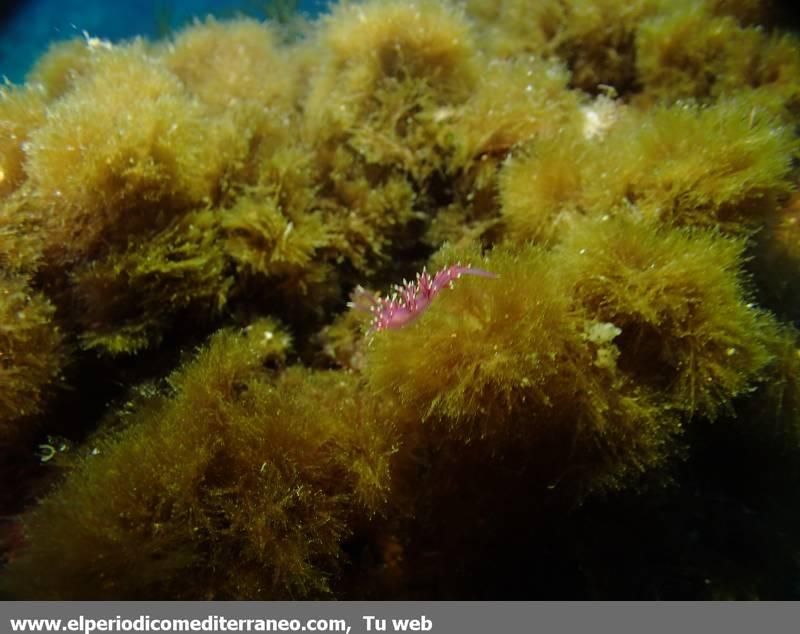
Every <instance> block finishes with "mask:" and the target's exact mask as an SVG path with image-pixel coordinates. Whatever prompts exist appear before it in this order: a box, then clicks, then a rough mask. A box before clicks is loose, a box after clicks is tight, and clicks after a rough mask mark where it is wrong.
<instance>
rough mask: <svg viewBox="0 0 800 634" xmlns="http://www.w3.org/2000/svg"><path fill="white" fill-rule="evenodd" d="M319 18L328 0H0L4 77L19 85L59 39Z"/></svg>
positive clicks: (159, 33)
mask: <svg viewBox="0 0 800 634" xmlns="http://www.w3.org/2000/svg"><path fill="white" fill-rule="evenodd" d="M294 5H297V6H296V10H297V11H299V12H301V13H303V14H304V15H308V16H314V15H317V14H319V12H320V11H321V10H323V9H324V8H325V6H326V5H327V2H326V0H297V1H293V0H175V1H168V0H0V77H3V76H4V77H6V78H8V80H10V81H12V82H14V83H21V82H23V81H24V79H25V75H26V73H27V72H28V71H29V70H30V68H31V66H32V65H33V63H34V62H35V61H36V59H37V58H38V57H39V56H40V55H41V54H42V53H44V52H45V51H46V50H47V47H48V46H49V45H50V44H51V43H52V42H56V41H59V40H66V39H72V38H74V37H81V36H82V35H83V32H84V31H85V32H87V33H88V34H89V35H91V36H93V37H99V38H103V39H109V40H111V41H118V40H123V39H127V38H131V37H134V36H137V35H141V36H144V37H147V38H150V39H157V38H160V37H164V36H165V35H168V34H169V32H170V31H172V30H176V29H179V28H181V27H182V26H184V25H186V24H188V23H190V22H191V21H192V20H193V19H194V18H195V17H201V18H202V17H205V16H207V15H214V16H216V17H219V18H229V17H233V16H235V15H246V16H251V17H257V18H262V19H263V18H265V17H267V16H268V15H270V14H271V13H272V12H274V11H281V10H286V9H292V8H293V7H294Z"/></svg>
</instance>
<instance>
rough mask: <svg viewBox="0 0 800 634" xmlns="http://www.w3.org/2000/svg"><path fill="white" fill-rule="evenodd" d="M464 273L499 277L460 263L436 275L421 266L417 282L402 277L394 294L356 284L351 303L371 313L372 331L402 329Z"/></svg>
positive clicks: (492, 277) (352, 305)
mask: <svg viewBox="0 0 800 634" xmlns="http://www.w3.org/2000/svg"><path fill="white" fill-rule="evenodd" d="M462 275H477V276H479V277H488V278H490V279H494V278H496V277H497V275H495V274H494V273H490V272H489V271H484V270H483V269H477V268H473V267H471V266H461V264H454V265H451V266H447V267H445V268H443V269H442V270H441V271H439V272H438V273H436V275H433V276H431V274H430V273H428V271H427V270H425V269H422V273H417V279H416V280H415V281H413V282H407V281H405V280H403V284H402V285H397V286H395V287H394V288H395V292H394V293H393V294H392V296H391V297H378V296H377V295H375V294H372V293H370V292H369V291H366V290H364V289H363V288H361V287H360V286H359V287H356V289H355V291H353V296H352V300H353V301H352V302H350V306H351V307H353V308H357V309H361V310H368V311H369V312H370V313H372V325H371V326H370V332H376V331H378V330H389V329H397V328H402V327H403V326H406V325H408V324H410V323H411V322H412V321H414V320H415V319H416V318H417V317H419V316H420V315H421V314H422V313H423V312H425V310H426V309H427V308H428V306H430V304H431V301H433V298H434V297H436V295H438V294H439V292H440V291H441V290H443V289H445V288H447V287H451V288H452V285H453V282H454V281H455V280H457V279H458V278H460V277H461V276H462Z"/></svg>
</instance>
